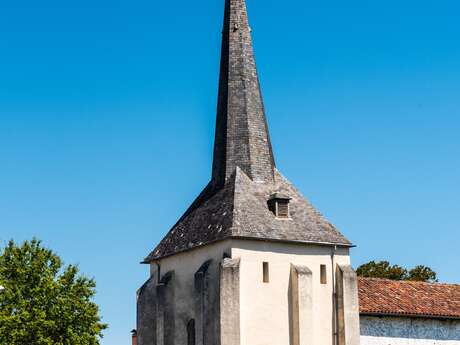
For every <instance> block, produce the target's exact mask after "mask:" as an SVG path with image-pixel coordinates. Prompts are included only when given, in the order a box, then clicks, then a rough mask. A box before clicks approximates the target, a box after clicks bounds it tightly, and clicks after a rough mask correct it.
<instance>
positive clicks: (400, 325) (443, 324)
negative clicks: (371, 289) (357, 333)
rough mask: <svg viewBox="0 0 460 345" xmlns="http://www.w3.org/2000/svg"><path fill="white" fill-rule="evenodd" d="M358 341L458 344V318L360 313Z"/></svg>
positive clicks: (393, 344) (391, 344) (378, 344)
mask: <svg viewBox="0 0 460 345" xmlns="http://www.w3.org/2000/svg"><path fill="white" fill-rule="evenodd" d="M360 323H361V345H460V320H435V319H424V318H406V317H375V316H361V320H360Z"/></svg>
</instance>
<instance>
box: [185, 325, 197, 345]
mask: <svg viewBox="0 0 460 345" xmlns="http://www.w3.org/2000/svg"><path fill="white" fill-rule="evenodd" d="M187 345H195V320H194V319H191V320H190V321H189V322H188V323H187Z"/></svg>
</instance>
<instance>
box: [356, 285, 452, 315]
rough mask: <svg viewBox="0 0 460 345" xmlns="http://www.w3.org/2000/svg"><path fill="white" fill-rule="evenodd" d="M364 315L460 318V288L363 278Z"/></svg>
mask: <svg viewBox="0 0 460 345" xmlns="http://www.w3.org/2000/svg"><path fill="white" fill-rule="evenodd" d="M358 286H359V309H360V314H361V315H373V316H405V317H426V318H441V319H460V285H455V284H439V283H424V282H413V281H394V280H386V279H376V278H359V281H358Z"/></svg>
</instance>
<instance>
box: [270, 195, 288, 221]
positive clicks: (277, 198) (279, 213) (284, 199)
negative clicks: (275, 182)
mask: <svg viewBox="0 0 460 345" xmlns="http://www.w3.org/2000/svg"><path fill="white" fill-rule="evenodd" d="M290 200H291V198H290V197H289V196H287V195H284V194H281V193H274V194H272V195H271V196H270V199H269V200H268V209H269V210H270V211H271V212H272V213H273V214H274V215H275V216H276V217H277V218H289V216H290V212H289V201H290Z"/></svg>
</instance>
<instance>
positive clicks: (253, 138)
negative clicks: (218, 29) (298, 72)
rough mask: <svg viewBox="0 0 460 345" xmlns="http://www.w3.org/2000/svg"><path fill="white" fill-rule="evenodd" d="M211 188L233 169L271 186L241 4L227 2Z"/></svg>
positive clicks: (240, 1)
mask: <svg viewBox="0 0 460 345" xmlns="http://www.w3.org/2000/svg"><path fill="white" fill-rule="evenodd" d="M222 34H223V38H222V56H221V63H220V81H219V98H218V106H217V124H216V138H215V146H214V163H213V173H212V183H213V185H214V186H215V187H218V188H219V187H222V186H223V185H224V184H225V182H226V181H227V180H228V179H229V178H230V176H231V175H232V174H233V173H234V172H235V169H236V167H240V168H241V170H243V171H244V173H246V175H247V176H249V177H250V178H251V179H252V180H253V181H256V182H273V179H274V169H275V162H274V158H273V151H272V146H271V143H270V136H269V133H268V126H267V121H266V118H265V111H264V105H263V101H262V95H261V92H260V85H259V77H258V75H257V69H256V63H255V59H254V51H253V48H252V40H251V30H250V28H249V24H248V17H247V12H246V3H245V0H226V2H225V16H224V29H223V33H222Z"/></svg>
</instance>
